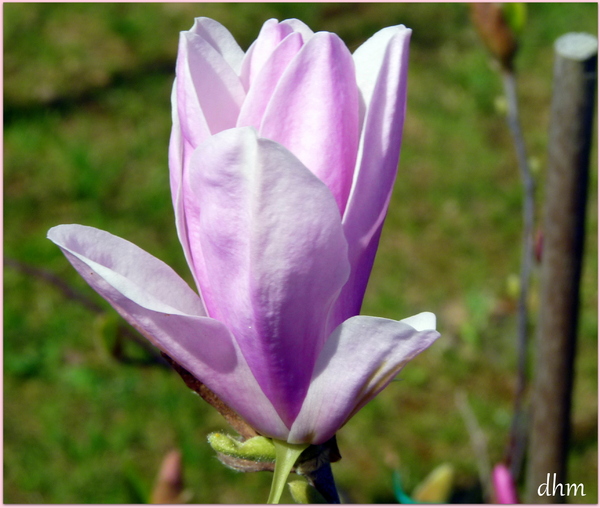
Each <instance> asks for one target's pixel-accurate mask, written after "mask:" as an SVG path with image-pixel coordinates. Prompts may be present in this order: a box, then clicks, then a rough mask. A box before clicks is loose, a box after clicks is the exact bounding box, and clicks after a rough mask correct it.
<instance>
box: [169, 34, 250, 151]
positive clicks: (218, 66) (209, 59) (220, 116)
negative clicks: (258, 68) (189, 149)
mask: <svg viewBox="0 0 600 508" xmlns="http://www.w3.org/2000/svg"><path fill="white" fill-rule="evenodd" d="M176 72H177V106H178V108H179V121H180V122H181V129H182V133H183V137H184V138H185V139H186V140H187V141H188V142H189V143H191V145H192V146H193V147H194V148H195V147H196V146H198V145H199V144H200V143H202V142H203V141H204V140H205V139H206V138H207V137H208V136H210V135H211V134H215V133H217V132H220V131H222V130H225V129H228V128H231V127H234V126H235V124H236V121H237V117H238V115H239V112H240V106H241V104H242V102H243V100H244V97H245V95H246V94H245V91H244V88H243V86H242V83H241V82H240V80H239V78H238V76H237V74H236V72H235V70H234V69H233V68H232V67H231V65H230V64H229V63H228V62H227V61H226V60H225V58H224V57H223V55H222V54H221V53H219V51H218V49H215V47H214V46H213V45H212V44H211V43H210V42H209V41H207V40H205V39H204V38H203V37H202V36H200V35H198V34H196V33H194V32H181V36H180V41H179V52H178V54H177V68H176Z"/></svg>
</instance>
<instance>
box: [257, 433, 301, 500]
mask: <svg viewBox="0 0 600 508" xmlns="http://www.w3.org/2000/svg"><path fill="white" fill-rule="evenodd" d="M273 444H274V445H275V454H276V458H275V471H274V472H273V483H272V484H271V492H270V493H269V499H268V500H267V503H268V504H277V503H279V499H280V498H281V494H282V492H283V488H284V487H285V482H286V481H287V479H288V476H289V475H290V471H291V470H292V468H293V467H294V464H295V463H296V460H298V457H300V454H301V453H302V452H303V451H304V450H305V449H306V448H308V446H309V445H308V443H305V444H291V443H286V442H285V441H279V440H277V439H273Z"/></svg>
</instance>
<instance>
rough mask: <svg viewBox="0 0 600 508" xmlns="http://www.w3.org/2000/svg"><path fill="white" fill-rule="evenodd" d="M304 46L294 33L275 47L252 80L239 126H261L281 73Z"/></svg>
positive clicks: (300, 38) (299, 37) (300, 37)
mask: <svg viewBox="0 0 600 508" xmlns="http://www.w3.org/2000/svg"><path fill="white" fill-rule="evenodd" d="M301 48H302V36H301V35H300V34H299V33H292V34H290V35H289V36H288V37H286V38H285V39H284V40H283V41H281V43H280V44H279V45H278V46H277V47H275V48H274V49H273V51H272V52H271V53H270V55H268V57H267V58H266V60H265V61H264V62H263V63H262V65H261V67H260V72H256V73H255V75H254V77H253V78H252V80H251V82H250V87H249V89H248V94H247V96H246V99H245V101H244V104H243V105H242V109H241V111H240V116H239V118H238V123H237V125H238V127H244V126H253V127H256V128H259V127H260V124H261V121H262V118H263V116H264V113H265V110H266V108H267V105H268V104H269V101H270V100H271V97H272V95H273V92H274V90H275V87H276V86H277V84H278V83H279V80H280V78H281V75H282V74H283V73H284V71H285V70H286V68H287V66H288V65H289V63H290V62H291V60H292V59H293V58H294V56H296V54H297V53H298V51H300V49H301Z"/></svg>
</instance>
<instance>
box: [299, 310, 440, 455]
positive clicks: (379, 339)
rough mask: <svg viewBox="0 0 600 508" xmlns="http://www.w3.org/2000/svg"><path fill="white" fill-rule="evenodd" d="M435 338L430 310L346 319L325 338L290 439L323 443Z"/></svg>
mask: <svg viewBox="0 0 600 508" xmlns="http://www.w3.org/2000/svg"><path fill="white" fill-rule="evenodd" d="M411 324H412V325H415V326H417V327H418V328H414V327H413V326H411ZM438 337H439V333H438V332H437V331H436V330H435V316H434V315H433V314H431V313H429V312H426V313H422V314H419V315H417V316H413V317H412V318H408V319H407V320H405V321H393V320H391V319H383V318H376V317H369V316H355V317H352V318H350V319H348V320H346V321H345V322H344V323H342V324H341V325H340V326H338V327H337V328H336V329H335V330H334V331H333V333H332V334H331V335H330V337H329V338H328V339H327V342H325V346H324V347H323V349H322V351H321V354H320V355H319V358H318V359H317V363H316V365H315V370H314V372H313V376H312V379H311V383H310V389H309V390H308V393H307V395H306V399H305V400H304V404H303V405H302V409H301V411H300V413H299V415H298V418H297V419H296V420H295V421H294V424H293V425H292V428H291V429H290V435H289V437H288V441H289V442H290V443H306V442H308V443H323V442H324V441H326V440H327V439H329V438H330V437H332V436H333V434H335V432H336V431H337V430H338V429H339V428H340V427H342V425H344V423H345V422H346V421H347V420H348V419H349V418H350V417H351V416H352V415H353V414H354V413H356V412H357V411H358V410H359V409H360V408H361V407H363V406H364V405H365V404H366V403H367V402H369V401H370V400H371V399H372V398H373V397H375V395H377V394H378V393H379V392H380V391H381V390H383V388H385V387H386V386H387V385H388V384H389V383H390V381H391V380H392V379H393V378H394V376H396V375H397V374H398V372H400V370H401V369H402V367H404V365H405V364H406V363H407V362H408V361H409V360H411V359H412V358H414V357H415V356H416V355H417V354H419V353H420V352H421V351H423V350H424V349H426V348H428V347H429V346H430V345H431V344H432V343H433V342H434V341H435V340H436V339H437V338H438Z"/></svg>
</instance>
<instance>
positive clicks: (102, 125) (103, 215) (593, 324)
mask: <svg viewBox="0 0 600 508" xmlns="http://www.w3.org/2000/svg"><path fill="white" fill-rule="evenodd" d="M3 9H4V256H5V258H6V259H12V260H17V261H19V262H21V263H25V264H27V265H28V266H32V267H38V268H42V269H45V270H49V271H51V272H53V273H55V274H57V275H58V276H59V277H61V278H62V279H63V280H64V281H66V282H67V283H68V284H70V285H72V286H73V287H75V288H77V289H78V290H80V291H81V292H82V293H84V294H86V295H87V296H88V297H90V298H92V299H93V300H94V301H96V302H97V303H98V304H99V305H101V306H102V308H103V309H105V312H103V313H101V314H95V313H93V312H90V311H89V310H87V309H86V308H85V307H84V306H83V305H82V304H81V303H80V302H78V301H75V300H73V299H68V298H65V297H64V295H63V294H61V293H60V292H59V291H58V290H57V289H56V287H54V286H52V285H50V284H48V283H47V282H46V281H44V280H42V279H40V278H39V277H33V276H31V275H28V274H25V273H23V271H22V270H19V269H15V267H14V266H13V265H11V266H5V269H4V502H6V503H135V502H145V501H146V500H147V499H148V495H149V492H150V491H151V488H152V484H153V482H154V478H155V475H156V473H157V471H158V467H159V464H160V461H161V460H162V457H163V456H164V455H165V454H166V453H167V452H168V450H170V449H171V448H175V447H176V448H179V449H180V450H181V451H182V453H183V461H184V468H185V479H186V484H187V486H188V487H189V489H191V491H192V493H193V499H192V500H193V501H194V502H197V503H247V502H251V503H261V502H264V501H265V500H266V498H267V494H268V489H269V484H270V479H271V475H270V474H269V473H256V474H240V473H235V472H233V471H230V470H228V469H226V468H225V467H224V466H222V465H221V464H220V463H219V462H218V461H217V459H216V458H215V456H214V452H213V451H212V450H211V448H210V447H209V446H208V444H207V443H206V434H207V433H208V432H211V431H215V430H225V429H226V428H227V426H226V424H225V423H224V421H223V420H222V419H221V417H220V416H219V415H218V414H217V413H216V412H215V411H214V410H213V409H212V408H210V407H209V406H207V405H206V404H205V403H204V402H202V401H200V400H198V399H197V398H195V397H194V396H193V395H191V394H190V392H189V390H187V389H186V388H185V386H184V385H183V383H182V381H181V380H180V379H179V378H178V376H177V375H176V374H174V373H173V372H171V371H169V370H167V369H162V368H159V367H150V366H148V367H140V366H136V365H129V364H124V363H123V362H119V361H117V360H116V359H115V358H114V357H113V356H111V355H110V353H109V351H108V349H107V347H106V344H107V342H110V341H112V340H114V328H115V326H116V324H117V323H118V322H119V321H118V318H117V317H115V316H116V313H115V312H114V311H113V310H112V309H111V308H110V306H108V304H105V303H104V302H103V301H102V300H101V299H100V298H98V297H96V295H95V294H94V293H93V291H92V290H91V289H89V288H88V287H87V286H86V285H85V283H84V282H83V281H82V280H81V279H80V278H79V276H78V275H77V274H76V272H75V271H74V270H73V269H72V267H71V266H70V265H69V264H68V262H67V261H66V259H65V258H64V256H63V255H62V254H61V252H60V251H59V249H57V248H56V246H55V245H53V244H52V243H51V242H49V241H48V240H46V238H45V236H46V231H47V230H48V229H49V228H50V227H52V226H54V225H57V224H67V223H80V224H86V225H90V226H95V227H98V228H101V229H105V230H107V231H110V232H111V233H113V234H116V235H118V236H121V237H123V238H126V239H128V240H130V241H132V242H134V243H136V244H137V245H139V246H140V247H142V248H143V249H145V250H147V251H148V252H150V253H152V254H153V255H155V256H157V257H158V258H160V259H162V260H163V261H165V262H166V263H168V264H169V265H171V266H172V267H174V268H175V270H176V271H177V272H178V273H179V274H180V275H182V276H183V277H184V278H185V279H186V280H188V281H189V282H190V283H191V282H192V280H191V276H190V274H189V271H188V268H187V266H186V264H185V260H184V257H183V255H182V252H181V248H180V246H179V244H178V240H177V237H176V232H175V228H174V224H173V212H172V207H171V198H170V195H169V187H168V168H167V146H168V139H169V132H170V127H171V125H170V90H171V86H172V80H173V76H174V74H173V69H174V62H175V56H176V50H177V41H178V32H179V31H181V30H186V29H188V28H189V27H191V25H192V23H193V18H194V17H196V16H209V17H213V18H214V19H216V20H218V21H220V22H221V23H223V24H224V25H225V26H226V27H227V28H229V29H230V30H231V32H232V33H233V34H234V36H235V37H236V39H237V40H238V42H239V43H240V45H241V46H242V48H244V49H246V48H247V47H248V46H249V44H250V43H251V42H252V40H253V39H254V38H255V37H256V35H257V34H258V31H259V30H260V26H261V25H262V23H263V22H264V21H265V20H266V19H268V18H270V17H276V18H278V19H285V18H288V17H297V18H299V19H301V20H303V21H304V22H306V23H307V24H308V25H309V26H311V28H313V29H314V30H315V31H317V30H329V31H334V32H337V33H338V34H339V35H340V36H341V37H342V38H343V39H344V40H345V42H346V43H347V44H348V46H349V47H350V49H351V50H354V49H355V48H356V47H358V46H359V45H360V44H361V43H362V42H363V41H364V40H366V38H368V37H369V36H370V35H372V34H373V33H374V32H375V31H377V30H379V29H381V28H383V27H385V26H388V25H391V24H399V23H404V24H406V25H407V26H409V27H411V28H412V29H413V31H414V33H413V38H412V44H411V58H410V70H409V95H408V112H407V119H406V125H405V133H404V140H403V146H402V155H401V162H400V171H399V176H398V180H397V183H396V186H395V189H394V196H393V200H392V203H391V205H390V211H389V214H388V218H387V221H386V224H385V227H384V231H383V235H382V241H381V245H380V250H379V252H378V256H377V259H376V262H375V267H374V270H373V275H372V277H371V281H370V284H369V288H368V291H367V295H366V299H365V303H364V306H363V314H368V315H377V316H384V317H389V318H394V319H400V318H403V317H406V316H409V315H412V314H415V313H417V312H420V311H422V310H431V311H434V312H435V313H436V314H437V315H438V323H439V330H440V331H441V333H442V338H441V339H440V340H439V341H438V343H437V344H436V345H435V346H434V347H432V348H431V350H429V351H427V352H426V353H424V354H423V355H421V356H420V357H418V358H417V359H416V360H415V361H413V362H411V364H409V366H408V367H406V369H405V370H404V371H403V373H402V374H401V375H400V376H399V381H398V382H394V383H392V384H391V385H390V386H389V387H388V388H387V389H386V390H385V391H384V392H382V394H381V395H380V396H378V397H377V399H375V400H374V401H373V402H371V403H370V404H368V405H367V407H365V409H363V410H362V411H361V412H360V413H359V414H358V415H357V416H355V417H354V419H353V420H352V421H351V422H350V423H348V424H347V425H346V427H344V428H343V429H342V430H341V431H340V432H339V433H338V442H339V445H340V450H341V453H342V456H343V459H342V461H341V462H339V463H337V464H335V465H334V466H333V467H334V473H335V475H336V480H337V482H338V485H339V487H340V489H341V490H342V491H343V492H344V493H345V494H346V495H347V496H349V497H348V498H349V499H351V500H352V501H353V502H359V503H378V502H394V496H393V488H392V471H393V470H394V469H396V470H398V471H400V473H401V475H402V478H403V480H404V483H405V486H406V488H407V490H408V491H409V492H410V491H411V490H412V488H413V487H414V486H415V485H417V484H418V482H419V481H420V480H421V479H423V478H424V476H425V475H426V474H427V473H428V472H429V471H431V470H432V469H433V468H434V467H435V466H437V465H439V464H441V463H444V462H448V463H451V464H452V465H453V466H454V467H455V469H456V484H457V486H458V487H459V488H460V489H463V490H466V491H472V490H473V486H474V484H475V483H476V480H477V459H476V457H475V453H474V451H473V449H472V447H471V444H470V438H469V433H468V431H467V429H466V426H465V423H464V420H463V418H462V417H461V414H460V412H459V410H458V409H457V404H456V396H457V394H459V393H462V392H464V393H466V394H467V395H468V400H469V402H470V405H471V407H472V410H473V412H474V414H475V416H476V417H477V419H478V422H479V425H480V426H481V428H482V430H483V432H484V433H485V435H486V437H487V440H488V447H489V455H490V460H491V461H492V463H495V462H497V461H499V460H500V459H501V458H502V455H503V450H504V446H505V443H506V440H507V434H508V428H509V425H510V418H511V407H512V406H511V404H512V391H513V389H514V384H515V375H514V372H515V351H514V344H515V338H514V335H515V312H514V311H515V291H514V278H515V276H516V274H518V271H519V260H520V235H521V186H520V180H519V175H518V170H517V167H516V160H515V155H514V150H513V147H512V144H511V140H510V136H509V133H508V131H507V128H506V125H505V120H504V117H503V113H502V100H501V95H502V88H501V84H500V80H499V76H498V73H497V72H496V70H495V69H494V68H493V66H492V65H491V64H490V59H489V57H488V55H487V54H486V52H485V50H484V49H483V48H482V46H481V44H480V43H479V41H478V39H477V36H476V34H475V32H474V29H473V28H472V26H471V24H470V21H469V12H468V7H467V6H466V5H465V4H403V3H386V4H376V3H373V4H349V3H337V4H327V3H323V4H301V3H286V4H274V3H273V4H271V3H256V4H252V3H244V4H222V3H215V4H189V3H188V4H176V3H174V4H129V3H123V4H32V3H27V4H4V6H3ZM597 19H598V16H597V5H596V4H595V3H587V4H576V3H568V4H566V3H558V4H529V5H528V23H527V29H526V31H525V33H524V34H523V35H522V38H521V49H520V51H519V54H518V56H517V71H518V74H519V78H518V79H519V97H520V101H521V108H522V121H523V126H524V129H525V136H526V141H527V145H528V149H529V153H530V156H531V158H532V162H533V165H534V168H535V171H536V179H537V181H538V183H539V188H538V193H537V203H538V206H537V209H538V211H539V210H541V204H542V198H543V181H544V171H545V167H546V153H547V145H546V143H547V133H548V116H549V105H550V98H551V90H552V83H551V76H552V61H553V50H552V44H553V41H554V40H555V39H556V38H557V37H559V36H560V35H562V34H564V33H566V32H568V31H587V32H590V33H593V34H597ZM592 159H593V161H594V165H593V168H592V178H591V189H590V201H589V214H588V237H587V239H586V245H587V249H586V258H585V265H584V272H583V278H584V280H583V290H582V311H581V322H580V341H579V344H578V348H579V349H578V356H577V378H576V383H575V397H574V411H573V424H574V436H573V443H572V447H571V452H570V456H569V465H570V469H569V472H570V476H569V479H568V480H569V481H570V482H576V483H584V485H585V492H586V497H585V498H583V497H579V498H577V499H572V501H579V502H591V503H595V502H596V501H597V403H598V395H597V393H598V392H597V326H598V320H597V243H598V241H597V192H596V189H597V165H596V164H595V161H596V159H597V151H596V148H594V152H593V155H592ZM538 219H539V213H538ZM536 276H537V274H536ZM536 287H537V282H536ZM532 305H533V308H534V309H535V308H536V305H537V298H536V292H535V291H534V293H533V295H532ZM534 318H535V313H534ZM128 354H129V355H137V356H138V357H139V356H143V355H142V353H140V352H139V348H138V349H135V348H134V347H133V346H131V347H129V349H128ZM286 499H287V500H289V497H288V498H286Z"/></svg>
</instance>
